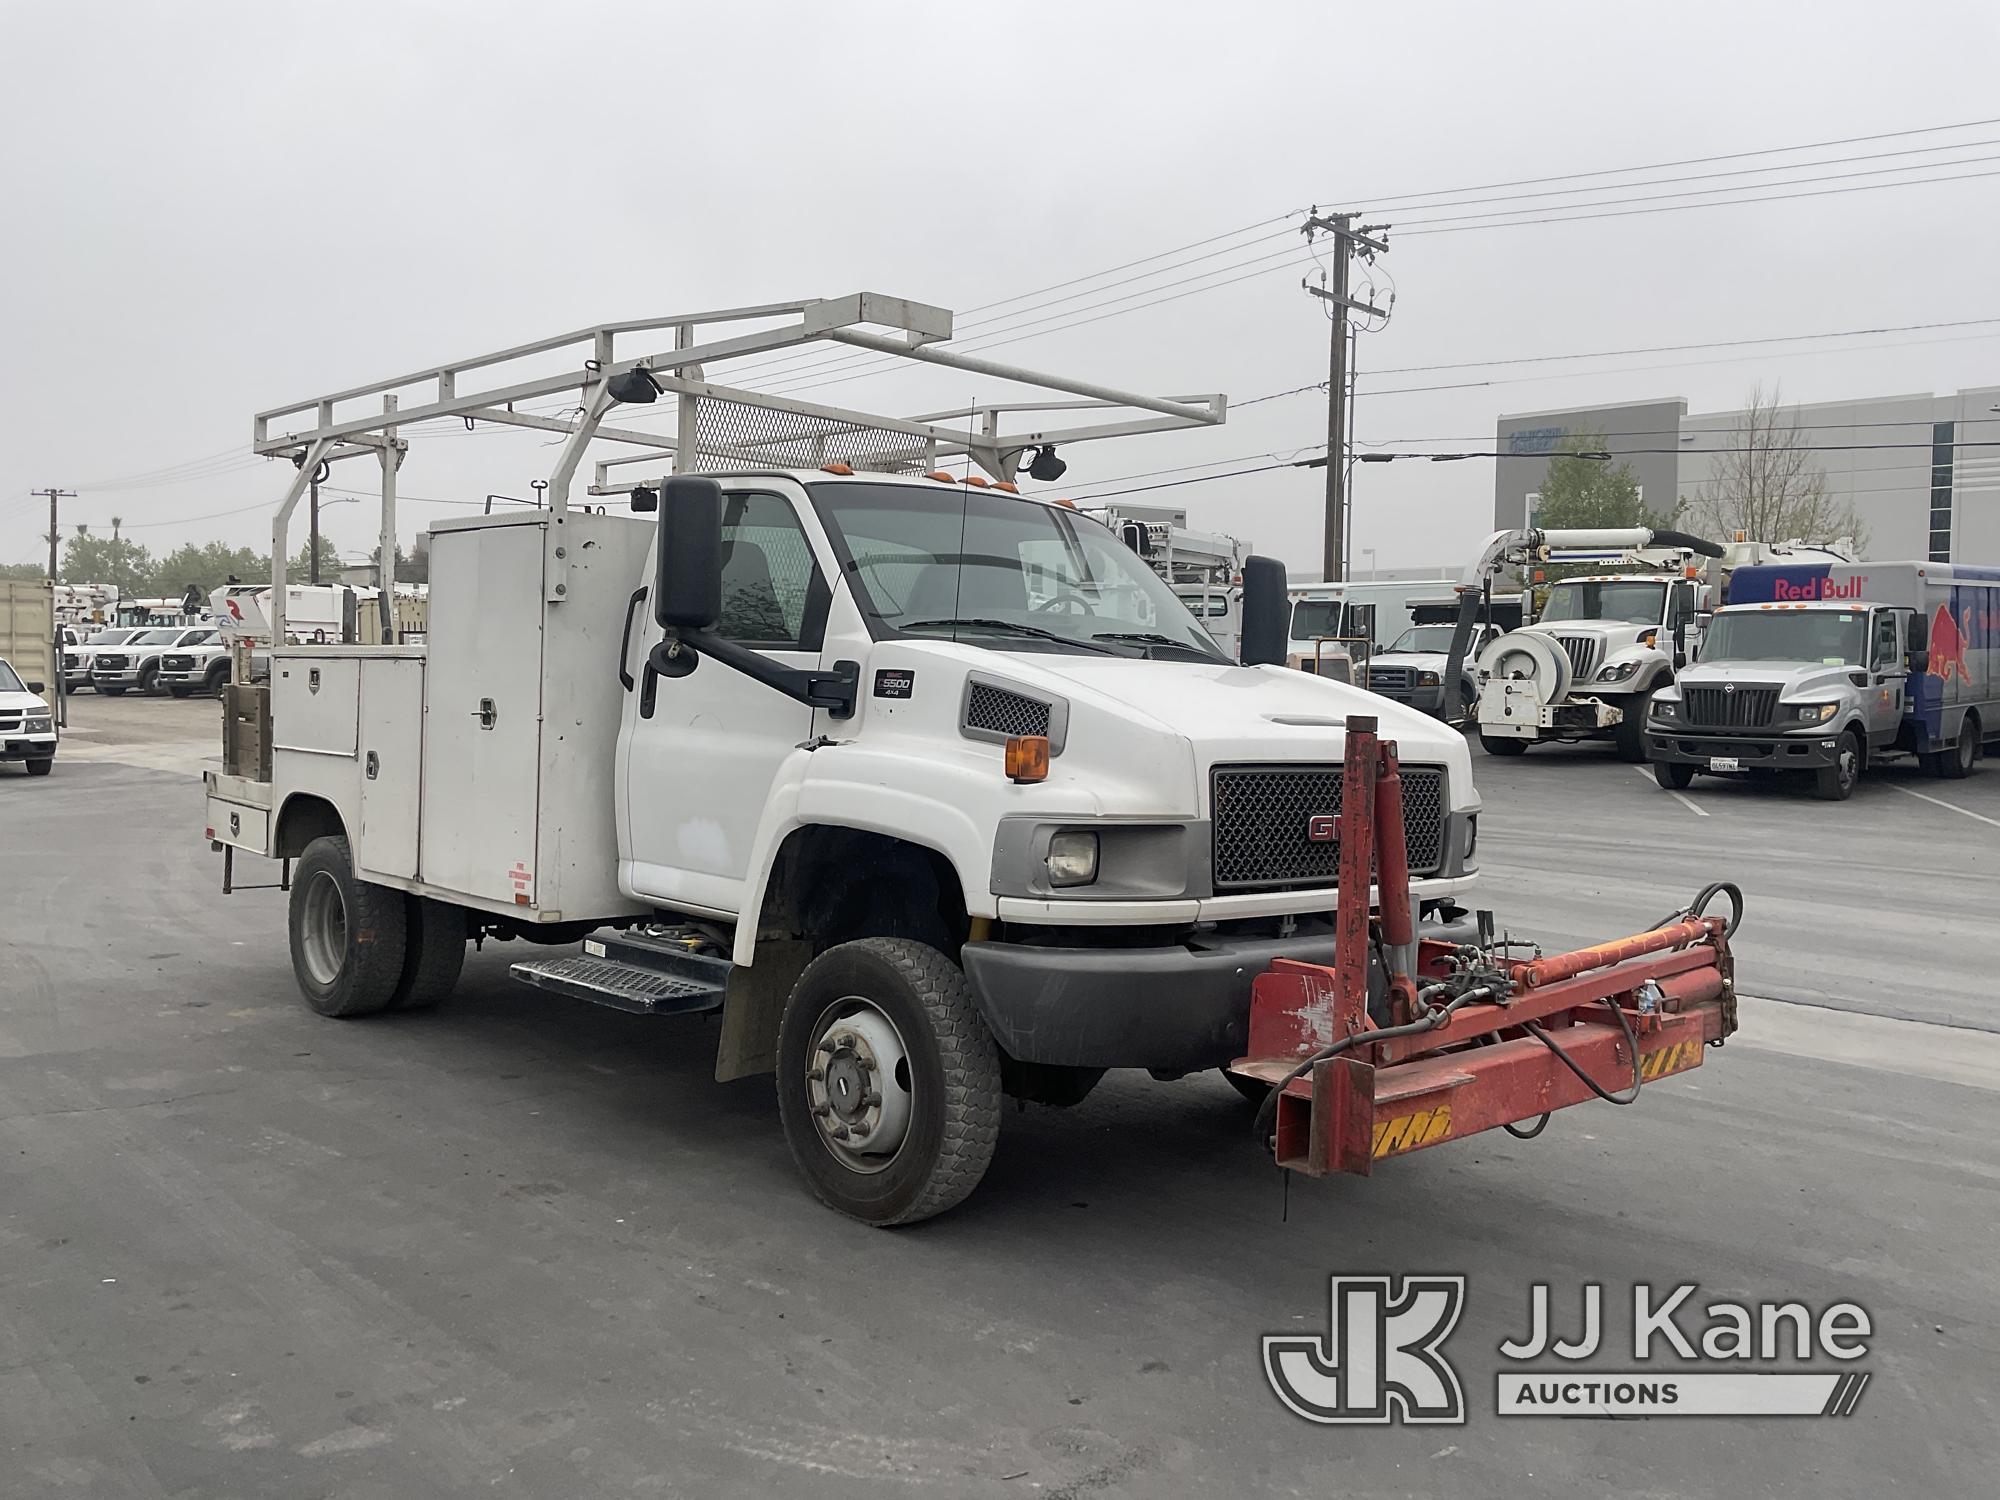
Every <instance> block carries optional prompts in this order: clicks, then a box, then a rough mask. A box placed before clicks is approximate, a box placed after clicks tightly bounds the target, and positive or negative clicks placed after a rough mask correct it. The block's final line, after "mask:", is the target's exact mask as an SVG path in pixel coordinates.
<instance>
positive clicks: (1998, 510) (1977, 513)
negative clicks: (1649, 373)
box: [1493, 385, 2000, 562]
mask: <svg viewBox="0 0 2000 1500" xmlns="http://www.w3.org/2000/svg"><path fill="white" fill-rule="evenodd" d="M1794 419H1796V421H1797V423H1798V435H1799V439H1800V442H1801V444H1802V445H1808V446H1810V448H1811V449H1812V450H1813V451H1812V454H1811V457H1812V460H1813V462H1815V463H1816V464H1817V465H1818V467H1819V469H1820V471H1821V473H1822V474H1823V475H1824V476H1825V479H1826V486H1827V491H1828V493H1829V494H1830V495H1831V496H1832V498H1833V500H1834V502H1835V504H1836V506H1840V507H1841V508H1843V509H1844V502H1851V503H1852V504H1853V507H1854V511H1855V513H1856V515H1857V516H1858V517H1859V519H1860V522H1861V527H1862V540H1863V543H1864V546H1865V549H1866V553H1867V555H1868V556H1870V557H1876V558H1885V559H1888V558H1896V559H1928V560H1930V561H1932V562H1993V561H1996V560H2000V385H1996V386H1976V387H1973V388H1971V389H1968V390H1963V391H1959V392H1957V393H1956V394H1953V395H1947V396H1932V395H1910V396H1878V397H1870V398H1866V399H1862V400H1854V401H1828V402H1820V403H1816V404H1812V405H1800V406H1792V405H1787V406H1784V407H1781V408H1780V409H1779V412H1778V421H1779V423H1780V424H1788V423H1790V422H1791V421H1793V420H1794ZM1745 420H1746V418H1745V413H1744V412H1742V411H1719V412H1700V413H1695V414H1693V415H1690V414H1689V412H1688V409H1687V402H1686V401H1685V400H1682V399H1680V398H1668V399H1662V400H1653V401H1623V402H1617V403H1615V404H1612V405H1607V406H1583V407H1570V408H1566V409H1564V410H1560V411H1541V412H1525V413H1520V414H1517V415H1513V416H1503V417H1501V418H1500V421H1499V425H1498V429H1497V435H1496V447H1497V450H1498V452H1499V453H1500V454H1501V455H1502V456H1501V457H1500V459H1499V460H1498V462H1496V463H1495V465H1494V468H1495V470H1496V474H1495V479H1494V487H1493V524H1494V525H1495V526H1496V527H1508V526H1525V525H1530V524H1532V523H1533V521H1534V518H1535V510H1536V502H1537V501H1538V499H1539V498H1540V492H1541V488H1542V484H1543V481H1544V479H1545V477H1546V475H1547V474H1548V464H1549V459H1550V458H1552V457H1555V456H1558V455H1559V454H1560V453H1561V451H1562V448H1563V444H1564V443H1565V442H1566V441H1567V440H1569V439H1571V438H1586V437H1587V438H1588V439H1589V441H1590V444H1591V447H1592V448H1593V449H1601V450H1603V451H1606V452H1609V453H1610V454H1611V455H1612V458H1613V461H1614V462H1618V463H1623V464H1626V465H1629V466H1630V468H1631V471H1632V475H1633V478H1634V479H1635V480H1636V481H1637V482H1638V485H1639V491H1640V496H1641V498H1642V499H1643V500H1644V501H1645V503H1646V505H1647V507H1648V508H1649V509H1651V510H1652V511H1654V512H1655V513H1656V514H1664V513H1666V512H1668V511H1670V510H1671V509H1672V508H1673V506H1674V503H1675V502H1676V501H1677V500H1681V499H1686V500H1688V501H1690V502H1693V501H1696V500H1698V499H1699V498H1700V497H1701V495H1702V494H1703V493H1704V490H1705V488H1706V487H1707V486H1708V485H1709V484H1710V483H1711V482H1712V479H1713V477H1714V470H1715V468H1716V466H1717V464H1718V463H1719V462H1720V461H1721V458H1720V455H1719V451H1718V450H1724V449H1728V448H1730V447H1731V446H1732V445H1733V444H1732V439H1733V438H1738V435H1739V434H1740V431H1741V429H1742V425H1743V423H1744V422H1745ZM1600 438H1601V441H1599V439H1600ZM1739 441H1740V439H1739ZM1775 540H1786V539H1785V538H1775ZM1804 540H1807V541H1825V540H1830V538H1825V537H1808V538H1805V539H1804Z"/></svg>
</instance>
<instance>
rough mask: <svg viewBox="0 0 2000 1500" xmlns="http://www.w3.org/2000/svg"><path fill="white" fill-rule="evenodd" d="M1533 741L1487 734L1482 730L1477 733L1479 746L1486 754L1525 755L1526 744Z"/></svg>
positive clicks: (1526, 750)
mask: <svg viewBox="0 0 2000 1500" xmlns="http://www.w3.org/2000/svg"><path fill="white" fill-rule="evenodd" d="M1533 743H1534V741H1532V740H1517V739H1510V738H1507V737H1505V736H1502V735H1497V734H1496V735H1488V734H1486V733H1485V732H1484V731H1483V730H1482V731H1480V733H1479V748H1480V749H1482V750H1484V751H1485V752H1486V753H1487V754H1488V755H1501V756H1506V755H1526V754H1527V753H1528V746H1529V745H1531V744H1533Z"/></svg>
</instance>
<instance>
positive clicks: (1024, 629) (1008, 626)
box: [896, 615, 1118, 656]
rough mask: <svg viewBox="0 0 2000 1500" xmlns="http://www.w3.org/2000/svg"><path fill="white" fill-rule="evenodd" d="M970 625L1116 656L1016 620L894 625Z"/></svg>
mask: <svg viewBox="0 0 2000 1500" xmlns="http://www.w3.org/2000/svg"><path fill="white" fill-rule="evenodd" d="M958 625H970V626H972V627H974V628H975V629H978V630H998V631H1004V632H1006V633H1007V634H1009V635H1025V636H1031V637H1033V638H1034V639H1036V640H1038V641H1056V642H1058V643H1060V644H1062V645H1064V646H1074V647H1076V648H1077V649H1078V650H1079V651H1095V652H1096V653H1097V654H1098V655H1100V656H1116V655H1117V654H1118V653H1117V652H1116V651H1113V650H1112V649H1111V648H1110V647H1109V646H1093V645H1091V643H1090V642H1089V641H1080V640H1078V639H1077V638H1076V637H1075V636H1073V635H1063V634H1061V633H1059V632H1057V631H1054V630H1044V629H1042V628H1041V626H1039V625H1023V624H1021V623H1020V622H1019V621H1018V620H996V619H988V618H986V617H983V616H979V615H971V616H962V617H961V616H954V617H952V618H950V619H945V620H910V621H907V622H906V623H904V624H901V625H898V626H896V628H897V629H898V630H923V629H926V628H928V627H931V626H958Z"/></svg>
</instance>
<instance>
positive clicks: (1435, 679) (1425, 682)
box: [1417, 672, 1444, 687]
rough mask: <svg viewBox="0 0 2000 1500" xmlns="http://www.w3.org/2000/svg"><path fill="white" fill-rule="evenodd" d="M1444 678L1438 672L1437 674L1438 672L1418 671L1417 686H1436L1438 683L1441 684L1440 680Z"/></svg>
mask: <svg viewBox="0 0 2000 1500" xmlns="http://www.w3.org/2000/svg"><path fill="white" fill-rule="evenodd" d="M1443 680H1444V679H1443V678H1441V677H1439V676H1438V674H1437V673H1435V672H1419V673H1417V686H1418V687H1436V686H1437V685H1438V684H1439V683H1440V682H1442V681H1443Z"/></svg>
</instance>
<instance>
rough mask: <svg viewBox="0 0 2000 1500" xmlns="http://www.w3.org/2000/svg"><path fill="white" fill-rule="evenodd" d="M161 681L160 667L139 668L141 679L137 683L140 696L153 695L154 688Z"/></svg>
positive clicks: (148, 696) (147, 696)
mask: <svg viewBox="0 0 2000 1500" xmlns="http://www.w3.org/2000/svg"><path fill="white" fill-rule="evenodd" d="M159 681H160V669H159V668H158V667H141V668H140V669H139V681H138V684H137V686H138V689H139V696H140V697H142V698H150V697H152V696H153V689H154V688H155V687H156V686H158V684H159Z"/></svg>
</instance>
